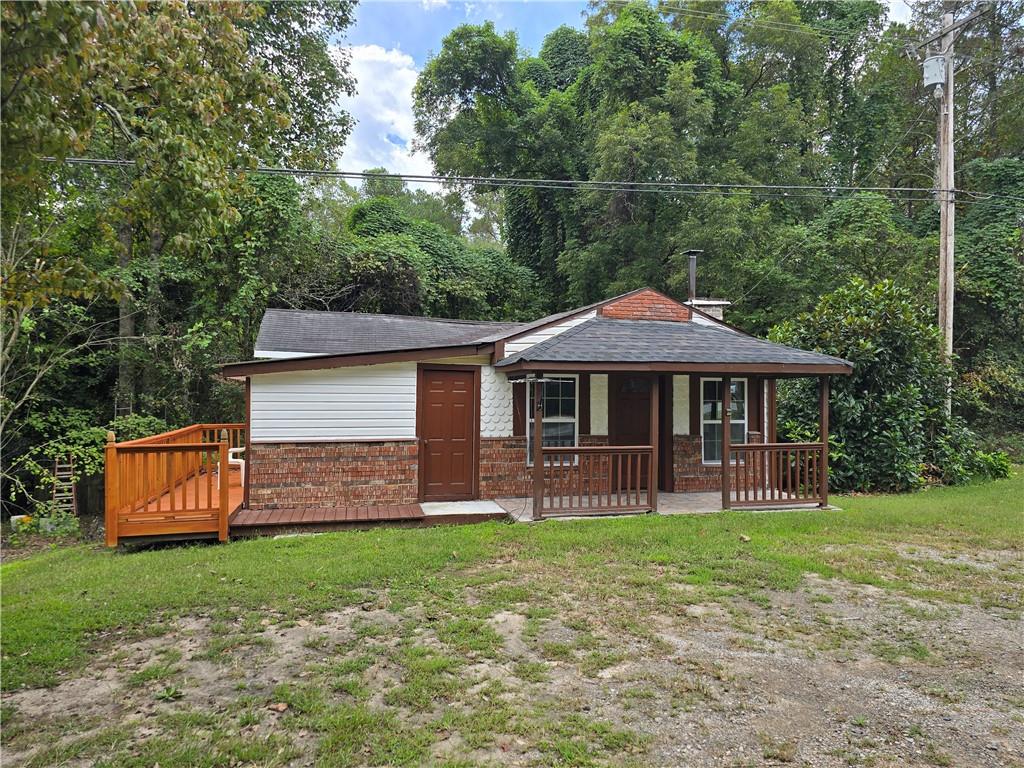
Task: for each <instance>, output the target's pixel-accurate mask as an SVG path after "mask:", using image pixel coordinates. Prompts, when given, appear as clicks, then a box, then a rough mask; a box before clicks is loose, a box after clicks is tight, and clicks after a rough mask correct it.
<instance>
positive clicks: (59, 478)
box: [53, 456, 78, 515]
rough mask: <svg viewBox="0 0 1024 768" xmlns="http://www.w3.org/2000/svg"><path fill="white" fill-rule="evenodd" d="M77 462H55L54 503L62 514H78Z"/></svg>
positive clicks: (58, 460)
mask: <svg viewBox="0 0 1024 768" xmlns="http://www.w3.org/2000/svg"><path fill="white" fill-rule="evenodd" d="M74 476H75V460H74V459H73V458H72V457H71V456H68V457H67V459H63V460H62V459H56V460H55V461H54V462H53V503H54V504H55V505H56V506H57V508H58V509H60V510H61V511H62V512H66V513H68V514H71V515H77V514H78V495H77V494H76V493H75V482H74Z"/></svg>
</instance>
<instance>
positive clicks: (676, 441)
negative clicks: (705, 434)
mask: <svg viewBox="0 0 1024 768" xmlns="http://www.w3.org/2000/svg"><path fill="white" fill-rule="evenodd" d="M747 442H749V443H760V442H762V438H761V433H760V432H747ZM701 448H702V446H701V437H700V435H673V436H672V479H673V482H674V484H675V491H676V492H677V493H686V492H688V491H720V490H721V489H722V468H721V466H720V465H718V464H704V462H703V458H702V453H701Z"/></svg>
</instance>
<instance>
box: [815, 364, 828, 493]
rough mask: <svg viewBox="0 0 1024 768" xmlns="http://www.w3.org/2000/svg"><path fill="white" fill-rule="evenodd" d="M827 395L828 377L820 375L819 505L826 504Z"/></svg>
mask: <svg viewBox="0 0 1024 768" xmlns="http://www.w3.org/2000/svg"><path fill="white" fill-rule="evenodd" d="M828 396H829V377H828V376H822V377H821V379H819V381H818V406H819V408H821V417H820V421H819V428H820V434H819V437H818V439H819V440H820V441H821V505H820V506H822V507H827V506H828Z"/></svg>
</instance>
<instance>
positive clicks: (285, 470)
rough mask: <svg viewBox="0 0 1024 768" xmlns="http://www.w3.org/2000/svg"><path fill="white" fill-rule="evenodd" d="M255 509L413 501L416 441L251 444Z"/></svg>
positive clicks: (251, 500)
mask: <svg viewBox="0 0 1024 768" xmlns="http://www.w3.org/2000/svg"><path fill="white" fill-rule="evenodd" d="M250 460H251V462H252V463H251V464H250V466H249V506H250V507H251V508H252V509H296V508H302V507H336V506H346V505H349V504H414V503H415V502H416V499H417V495H418V490H419V489H418V486H417V482H418V480H417V475H416V461H417V444H416V441H415V440H409V441H404V440H403V441H391V442H356V443H253V444H252V456H251V457H250Z"/></svg>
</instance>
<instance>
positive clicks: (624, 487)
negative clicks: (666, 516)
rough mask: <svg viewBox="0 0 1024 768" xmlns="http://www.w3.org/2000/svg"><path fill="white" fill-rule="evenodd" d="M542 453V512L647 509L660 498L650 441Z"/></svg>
mask: <svg viewBox="0 0 1024 768" xmlns="http://www.w3.org/2000/svg"><path fill="white" fill-rule="evenodd" d="M541 452H542V455H543V457H544V467H543V486H542V490H543V493H542V495H541V496H540V499H541V504H540V515H539V516H540V517H557V516H559V515H603V514H612V513H616V512H635V511H647V510H650V509H652V508H653V507H654V505H655V503H656V502H655V500H654V498H653V497H652V494H651V491H650V489H651V488H652V487H654V483H655V482H656V480H655V476H654V462H653V461H652V456H653V451H652V448H651V446H649V445H611V446H573V447H564V448H562V447H544V448H542V449H541ZM656 493H657V491H655V494H656ZM535 498H536V496H535Z"/></svg>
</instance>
